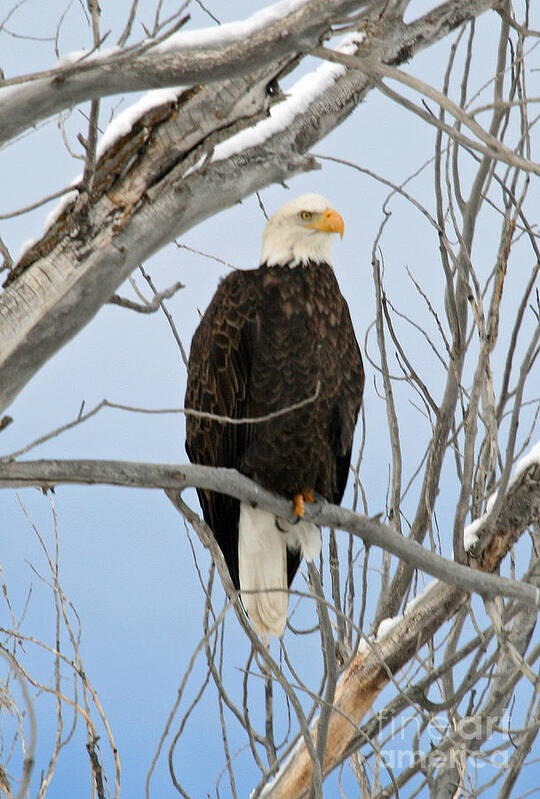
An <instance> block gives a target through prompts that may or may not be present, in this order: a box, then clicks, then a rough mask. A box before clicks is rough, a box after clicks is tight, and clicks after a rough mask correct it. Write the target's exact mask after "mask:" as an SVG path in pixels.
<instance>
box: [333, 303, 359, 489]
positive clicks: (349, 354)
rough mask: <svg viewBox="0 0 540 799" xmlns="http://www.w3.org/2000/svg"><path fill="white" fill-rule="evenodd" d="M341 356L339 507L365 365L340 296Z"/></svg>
mask: <svg viewBox="0 0 540 799" xmlns="http://www.w3.org/2000/svg"><path fill="white" fill-rule="evenodd" d="M341 299H342V313H341V329H340V333H339V341H340V342H341V344H342V351H341V357H340V371H341V381H342V382H341V396H340V398H339V401H338V403H337V405H336V406H335V408H334V418H333V424H332V430H331V435H332V438H333V451H334V457H335V470H336V471H335V473H336V488H335V490H334V492H333V498H332V499H333V502H334V504H335V505H340V504H341V500H342V499H343V494H344V492H345V486H346V484H347V477H348V476H349V466H350V463H351V453H352V446H353V438H354V430H355V427H356V420H357V418H358V412H359V410H360V406H361V404H362V396H363V393H364V381H365V376H364V366H363V363H362V356H361V354H360V347H359V346H358V342H357V340H356V336H355V333H354V328H353V324H352V320H351V315H350V311H349V306H348V305H347V303H346V301H345V299H344V298H343V297H342V298H341Z"/></svg>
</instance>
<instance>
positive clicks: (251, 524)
mask: <svg viewBox="0 0 540 799" xmlns="http://www.w3.org/2000/svg"><path fill="white" fill-rule="evenodd" d="M287 546H289V548H290V549H301V551H302V554H303V555H304V557H305V558H306V559H307V560H313V559H314V558H315V557H317V555H318V554H319V552H320V550H321V535H320V530H319V529H318V527H316V526H315V525H314V524H312V523H311V522H304V521H300V522H298V523H297V524H294V525H291V524H288V523H287V522H285V521H284V520H282V519H280V520H279V528H278V526H277V525H276V517H275V516H274V514H273V513H268V512H267V511H264V510H260V509H259V508H252V507H251V506H250V505H245V504H244V503H243V502H242V503H241V504H240V519H239V524H238V569H239V576H240V590H241V591H242V602H243V604H244V607H245V609H246V613H247V614H248V616H249V618H250V621H251V624H252V626H253V629H254V630H255V632H256V633H258V634H259V635H261V636H262V637H263V639H264V640H265V641H267V640H268V636H269V635H276V636H278V637H280V636H282V635H283V632H284V630H285V625H286V623H287V610H288V605H289V596H288V593H287ZM269 589H274V590H269ZM246 591H250V592H255V593H245V592H246Z"/></svg>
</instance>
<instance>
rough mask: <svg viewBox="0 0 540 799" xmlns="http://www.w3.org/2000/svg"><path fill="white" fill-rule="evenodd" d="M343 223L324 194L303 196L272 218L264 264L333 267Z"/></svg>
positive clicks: (265, 239)
mask: <svg viewBox="0 0 540 799" xmlns="http://www.w3.org/2000/svg"><path fill="white" fill-rule="evenodd" d="M343 231H344V224H343V219H342V218H341V216H340V215H339V214H338V212H337V211H334V209H333V208H332V206H331V205H330V203H328V201H327V200H325V199H324V197H321V196H320V194H302V196H301V197H297V198H296V199H295V200H291V201H290V202H288V203H286V205H284V206H283V207H282V208H280V209H279V211H277V212H276V213H275V214H274V215H273V216H271V217H270V219H269V220H268V222H267V224H266V228H265V230H264V233H263V240H262V250H261V264H264V263H266V264H267V265H268V266H285V265H286V264H288V265H289V266H297V265H299V264H302V263H307V262H308V261H315V262H316V263H322V262H326V263H328V264H331V263H332V252H333V249H334V239H333V236H332V234H333V233H339V235H340V236H343Z"/></svg>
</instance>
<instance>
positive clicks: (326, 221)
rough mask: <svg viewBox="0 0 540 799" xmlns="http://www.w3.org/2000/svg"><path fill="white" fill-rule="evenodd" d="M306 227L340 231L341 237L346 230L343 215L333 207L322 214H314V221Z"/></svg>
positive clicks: (331, 231) (333, 231)
mask: <svg viewBox="0 0 540 799" xmlns="http://www.w3.org/2000/svg"><path fill="white" fill-rule="evenodd" d="M306 227H310V228H313V229H314V230H322V231H324V232H325V233H339V235H340V237H341V238H343V233H344V232H345V223H344V222H343V217H342V216H341V214H338V212H337V211H334V209H333V208H327V209H326V211H323V212H322V214H313V222H312V223H311V224H310V225H307V226H306Z"/></svg>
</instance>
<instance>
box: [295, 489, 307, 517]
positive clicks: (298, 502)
mask: <svg viewBox="0 0 540 799" xmlns="http://www.w3.org/2000/svg"><path fill="white" fill-rule="evenodd" d="M293 505H294V515H295V516H300V517H301V516H303V515H304V514H305V512H306V507H305V505H304V495H303V494H296V495H295V497H294V499H293Z"/></svg>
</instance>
